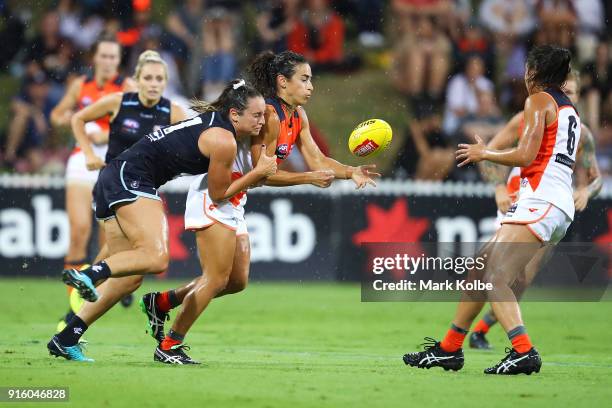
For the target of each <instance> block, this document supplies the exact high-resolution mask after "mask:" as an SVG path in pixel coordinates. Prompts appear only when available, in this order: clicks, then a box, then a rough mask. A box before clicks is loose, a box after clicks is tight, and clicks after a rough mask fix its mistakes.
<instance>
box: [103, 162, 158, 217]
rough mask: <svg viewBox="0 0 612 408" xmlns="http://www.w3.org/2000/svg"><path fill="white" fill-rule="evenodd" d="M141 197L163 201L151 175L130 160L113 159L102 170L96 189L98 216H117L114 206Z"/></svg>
mask: <svg viewBox="0 0 612 408" xmlns="http://www.w3.org/2000/svg"><path fill="white" fill-rule="evenodd" d="M139 197H146V198H151V199H153V200H159V201H161V198H160V197H159V195H158V193H157V189H156V188H155V184H154V183H153V181H152V180H151V176H149V175H148V174H145V173H143V172H142V171H139V170H138V169H137V168H135V166H133V165H131V164H130V163H129V162H126V161H121V160H112V161H111V162H110V163H108V164H107V165H106V167H104V168H103V169H102V171H101V172H100V176H99V177H98V182H97V183H96V186H95V191H94V202H95V212H96V218H97V219H98V220H108V219H110V218H113V217H115V210H114V208H113V207H114V206H115V205H117V204H120V203H129V202H131V201H136V200H137V199H138V198H139Z"/></svg>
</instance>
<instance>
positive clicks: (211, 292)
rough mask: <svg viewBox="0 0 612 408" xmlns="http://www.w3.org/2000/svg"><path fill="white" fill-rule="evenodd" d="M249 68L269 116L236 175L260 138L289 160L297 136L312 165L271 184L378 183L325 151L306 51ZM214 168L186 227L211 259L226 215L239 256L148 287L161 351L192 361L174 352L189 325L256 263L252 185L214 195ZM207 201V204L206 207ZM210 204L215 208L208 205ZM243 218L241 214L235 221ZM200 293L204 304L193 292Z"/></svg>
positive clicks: (193, 194)
mask: <svg viewBox="0 0 612 408" xmlns="http://www.w3.org/2000/svg"><path fill="white" fill-rule="evenodd" d="M248 71H249V74H250V77H251V80H252V83H253V84H254V86H255V87H256V88H257V89H258V90H259V91H260V92H261V93H262V94H263V95H264V96H266V104H267V105H266V114H265V118H266V122H265V125H264V126H263V128H262V130H261V132H260V133H259V136H258V137H256V138H253V142H252V144H251V145H248V144H243V145H241V146H239V154H238V155H237V157H236V161H235V163H234V174H233V177H240V176H241V175H242V174H245V172H247V171H248V170H249V169H250V167H251V154H252V158H253V162H254V163H257V162H258V159H259V156H260V152H261V150H260V148H259V146H260V145H261V144H262V143H263V144H264V145H266V146H267V154H269V155H272V154H276V157H277V159H276V160H277V162H278V163H281V162H282V161H284V160H286V159H287V158H288V156H289V154H290V153H291V150H292V149H293V146H294V144H295V145H297V146H298V149H299V150H300V152H301V153H302V155H303V156H304V157H305V159H306V161H307V163H308V164H309V166H310V167H311V169H312V171H309V172H304V173H292V172H287V171H282V170H278V171H277V172H276V174H274V175H272V176H270V177H268V178H267V179H266V181H265V184H266V185H270V186H290V185H297V184H312V185H315V186H317V187H322V188H325V187H328V186H329V185H330V184H331V182H332V181H333V179H334V178H339V179H352V180H353V182H354V183H355V185H356V187H357V188H363V187H365V185H366V184H372V185H376V184H375V182H374V180H373V178H375V177H377V176H379V174H378V173H375V172H373V169H374V168H375V166H374V165H365V166H360V167H350V166H346V165H343V164H340V163H338V162H337V161H335V160H333V159H331V158H328V157H325V156H324V155H323V154H322V153H321V151H320V150H319V148H318V147H317V145H316V144H315V143H314V141H313V139H312V136H311V134H310V131H309V127H308V119H307V118H306V113H305V111H304V109H303V107H302V106H303V105H305V104H306V103H308V100H309V98H310V96H311V94H312V91H313V86H312V82H311V78H312V73H311V70H310V66H309V64H308V63H307V61H306V59H305V58H304V57H303V56H302V55H300V54H296V53H294V52H291V51H285V52H282V53H280V54H278V55H275V54H273V53H271V52H265V53H262V54H260V55H259V56H258V57H257V58H256V59H255V60H254V61H253V63H252V64H251V65H250V67H249V69H248ZM206 186H207V183H206V176H205V175H204V176H201V177H199V178H198V179H197V180H196V181H194V183H192V185H191V187H190V189H189V194H188V198H187V209H186V212H185V228H186V229H188V230H193V231H195V232H196V242H197V244H198V251H199V254H200V259H201V260H204V259H206V253H207V249H208V248H210V247H211V243H210V242H209V240H210V239H211V238H210V237H209V236H208V235H207V233H206V231H207V230H208V229H209V228H211V226H214V225H213V224H214V223H217V222H218V223H220V224H222V225H225V226H229V227H230V228H234V229H235V230H236V232H235V234H236V245H235V252H234V260H233V264H229V263H228V264H227V265H226V268H225V272H224V274H223V275H222V276H213V275H211V273H210V272H209V270H208V269H207V268H205V263H204V261H202V266H203V268H202V269H203V275H202V277H198V278H196V279H194V280H193V281H191V282H190V283H189V284H187V285H184V286H182V287H180V288H176V289H174V290H170V291H166V292H162V293H148V294H146V295H144V296H143V298H142V300H141V308H142V310H143V312H145V313H146V314H147V318H148V322H149V327H150V333H151V335H152V336H153V337H154V338H155V339H156V340H157V341H158V342H159V344H158V347H157V349H156V350H155V354H154V359H155V360H157V361H161V362H164V363H169V364H190V363H193V362H194V360H192V359H189V358H185V357H186V356H185V354H184V353H181V354H178V353H173V352H172V350H173V347H179V345H181V344H182V343H183V340H184V337H185V335H186V334H187V331H188V330H189V328H190V327H191V325H192V324H193V323H194V321H195V319H196V318H197V316H199V314H201V313H202V311H203V310H204V308H205V306H206V305H207V304H208V303H209V302H210V301H211V300H212V298H214V297H220V296H223V295H227V294H232V293H237V292H240V291H242V290H243V289H244V288H245V287H246V285H247V282H248V276H249V266H250V243H249V236H248V233H247V228H246V222H245V220H244V205H245V204H246V193H245V192H242V193H240V194H239V195H237V196H235V197H233V198H232V199H230V200H229V201H228V202H225V203H213V202H212V201H211V200H210V195H209V194H208V192H207V189H206ZM203 209H204V211H203ZM207 209H208V210H207ZM232 219H233V220H236V221H235V222H232ZM195 298H198V299H199V303H197V305H198V306H200V307H201V310H200V309H199V308H196V303H195V302H194V300H193V299H195ZM180 304H183V308H182V310H181V312H180V313H179V315H178V316H177V318H176V320H175V322H174V324H173V326H172V329H171V330H170V331H169V333H168V335H164V322H165V320H166V319H167V318H168V312H169V311H170V310H171V309H172V308H174V307H177V306H178V305H180ZM189 309H192V310H191V311H186V310H189Z"/></svg>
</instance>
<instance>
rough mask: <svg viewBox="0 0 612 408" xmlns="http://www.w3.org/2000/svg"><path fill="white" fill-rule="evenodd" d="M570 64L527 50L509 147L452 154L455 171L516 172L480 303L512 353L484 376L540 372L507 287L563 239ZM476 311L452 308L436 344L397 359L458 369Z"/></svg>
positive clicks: (557, 53)
mask: <svg viewBox="0 0 612 408" xmlns="http://www.w3.org/2000/svg"><path fill="white" fill-rule="evenodd" d="M570 60H571V54H570V52H569V51H568V50H566V49H563V48H557V47H552V46H540V47H535V48H534V49H532V50H531V51H530V53H529V56H528V58H527V65H526V74H525V83H526V86H527V90H528V93H529V97H528V98H527V100H526V101H525V110H524V123H525V126H524V130H523V134H522V136H521V138H520V140H519V142H518V145H517V147H515V148H511V149H505V150H496V149H489V148H487V147H486V146H485V145H484V143H483V142H482V140H481V139H480V138H479V137H476V140H477V143H476V144H472V145H470V144H460V145H459V149H458V150H457V160H458V161H459V166H460V167H461V166H465V165H467V164H469V163H477V162H480V161H482V160H488V161H491V162H494V163H498V164H502V165H505V166H517V167H521V190H520V193H519V199H518V201H517V202H516V204H515V205H514V206H513V207H512V208H511V210H510V211H508V212H507V214H506V217H505V218H504V220H503V222H502V226H501V228H500V229H499V231H498V232H497V234H496V235H495V236H494V237H493V238H492V239H491V241H490V244H489V245H488V248H487V251H488V252H487V255H488V263H487V271H486V272H487V276H486V279H487V282H490V283H492V284H493V286H494V290H493V291H491V292H490V293H489V296H488V300H489V302H490V303H491V307H492V309H493V311H494V313H495V315H496V316H497V318H498V319H499V322H500V324H501V325H502V327H503V328H504V330H506V333H507V334H508V339H509V340H510V342H511V343H512V349H511V350H510V352H509V353H508V354H507V356H506V357H504V359H502V360H501V362H499V363H498V364H496V365H494V366H492V367H490V368H487V369H485V370H484V372H485V374H502V375H508V374H519V373H525V374H531V373H533V372H536V373H537V372H539V371H540V367H541V365H542V361H541V359H540V355H539V353H538V351H537V350H536V349H535V347H533V345H532V343H531V339H530V337H529V335H528V334H527V330H526V328H525V325H524V323H523V320H522V317H521V312H520V307H519V304H518V302H517V300H516V297H515V295H514V293H513V291H512V289H511V285H512V284H513V283H514V282H515V281H516V279H517V278H518V277H519V275H520V274H521V273H522V272H523V271H524V270H525V267H526V266H527V264H528V263H529V262H530V261H531V260H532V259H533V258H534V256H536V253H537V252H538V251H539V250H540V249H541V247H542V246H543V244H547V243H548V244H555V243H557V242H559V240H561V239H562V238H563V236H564V235H565V232H566V230H567V228H568V227H569V225H570V224H571V222H572V219H573V217H574V211H575V208H574V200H573V198H572V173H573V167H574V162H575V160H576V147H577V146H578V144H579V141H580V118H579V116H578V113H577V112H576V109H575V108H574V106H573V105H572V103H571V101H570V100H569V98H568V97H567V95H565V94H564V93H563V91H562V87H563V85H564V83H565V81H566V79H567V76H568V74H569V72H570ZM497 243H502V244H501V245H495V244H497ZM505 243H506V244H505ZM507 243H515V244H518V245H508V244H507ZM517 248H520V251H517ZM483 306H484V301H474V300H469V301H461V302H459V305H458V308H457V311H456V314H455V318H454V319H453V322H452V324H451V328H450V329H449V330H448V332H447V334H446V336H445V337H444V339H443V340H442V341H441V342H438V341H435V340H433V339H431V338H426V340H429V343H427V344H425V350H424V351H421V352H416V353H409V354H406V355H404V358H403V359H404V362H405V363H406V364H407V365H410V366H413V367H419V368H430V367H443V368H444V369H445V370H449V369H451V370H459V369H461V368H462V367H463V364H464V357H463V350H462V344H463V341H464V339H465V336H466V335H467V333H468V330H469V328H470V326H471V324H472V321H473V320H474V318H475V317H476V316H477V315H478V313H479V312H480V311H481V310H482V308H483Z"/></svg>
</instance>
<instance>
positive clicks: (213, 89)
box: [201, 3, 238, 101]
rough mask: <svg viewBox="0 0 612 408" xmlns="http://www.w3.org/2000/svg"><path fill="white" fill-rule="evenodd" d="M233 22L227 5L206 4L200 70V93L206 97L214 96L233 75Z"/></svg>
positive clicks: (206, 98) (232, 15)
mask: <svg viewBox="0 0 612 408" xmlns="http://www.w3.org/2000/svg"><path fill="white" fill-rule="evenodd" d="M236 22H237V17H236V14H235V12H234V11H233V10H232V9H231V8H230V7H229V6H226V5H225V4H223V3H219V4H216V5H212V6H209V5H208V4H207V5H206V12H205V18H204V22H203V35H202V39H203V51H204V58H203V60H202V72H201V74H202V81H203V87H202V94H203V96H204V99H205V100H207V101H213V100H215V99H217V97H218V96H219V95H220V94H221V92H222V91H223V88H224V87H225V85H226V83H227V82H228V81H230V80H231V79H232V78H234V76H235V75H236V71H237V61H236V55H235V52H236V50H235V48H236V38H235V35H236V33H235V31H236V30H237V29H238V27H237V24H236Z"/></svg>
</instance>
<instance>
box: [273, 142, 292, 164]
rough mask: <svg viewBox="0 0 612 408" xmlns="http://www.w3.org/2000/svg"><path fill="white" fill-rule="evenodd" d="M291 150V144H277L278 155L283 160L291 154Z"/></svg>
mask: <svg viewBox="0 0 612 408" xmlns="http://www.w3.org/2000/svg"><path fill="white" fill-rule="evenodd" d="M290 151H291V149H290V148H289V145H288V144H287V143H283V144H280V145H278V146H276V157H278V158H279V159H281V160H285V159H286V158H287V156H289V152H290Z"/></svg>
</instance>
